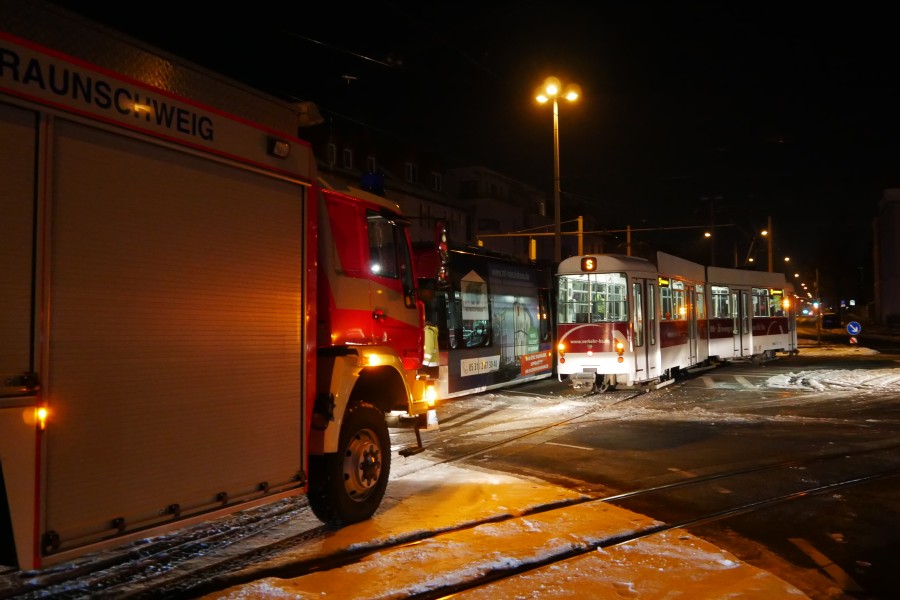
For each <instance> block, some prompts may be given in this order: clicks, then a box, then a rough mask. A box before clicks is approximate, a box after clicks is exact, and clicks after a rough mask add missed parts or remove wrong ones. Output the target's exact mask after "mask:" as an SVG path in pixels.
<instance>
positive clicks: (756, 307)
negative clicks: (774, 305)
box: [752, 288, 771, 317]
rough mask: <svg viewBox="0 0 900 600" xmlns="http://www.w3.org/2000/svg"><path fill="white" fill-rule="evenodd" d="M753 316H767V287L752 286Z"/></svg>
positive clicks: (768, 305)
mask: <svg viewBox="0 0 900 600" xmlns="http://www.w3.org/2000/svg"><path fill="white" fill-rule="evenodd" d="M752 298H753V316H754V317H769V316H771V315H770V314H769V307H770V304H769V290H768V289H767V288H753V295H752Z"/></svg>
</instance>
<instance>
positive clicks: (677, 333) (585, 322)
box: [556, 252, 797, 391]
mask: <svg viewBox="0 0 900 600" xmlns="http://www.w3.org/2000/svg"><path fill="white" fill-rule="evenodd" d="M557 277H558V279H557V299H558V302H557V322H556V332H557V374H558V376H559V378H560V380H563V379H564V378H568V379H569V380H570V382H571V383H572V385H573V386H574V387H576V388H582V387H588V388H591V389H593V390H597V391H605V390H607V389H610V388H616V387H620V388H621V387H644V386H646V387H648V388H649V387H662V386H663V385H667V384H668V383H671V382H672V381H674V379H675V377H676V376H677V375H678V374H679V372H680V371H686V370H688V369H693V368H699V367H707V366H710V365H711V364H712V363H713V362H717V361H722V360H735V359H754V360H762V359H771V358H774V356H775V353H776V352H779V351H782V352H796V348H797V343H796V340H797V337H796V326H795V315H794V313H793V308H792V306H793V305H792V303H791V302H790V301H789V300H788V297H789V296H790V288H789V287H788V285H787V284H786V282H785V279H784V275H782V274H777V273H761V272H756V271H746V270H740V269H725V268H716V267H705V266H703V265H700V264H697V263H694V262H690V261H687V260H685V259H682V258H679V257H677V256H673V255H671V254H666V253H664V252H659V253H657V259H656V262H655V263H654V262H652V261H650V260H647V259H645V258H639V257H634V256H623V255H616V254H592V255H585V256H575V257H571V258H567V259H565V260H563V261H562V262H561V263H560V265H559V269H558V272H557ZM713 288H715V290H713Z"/></svg>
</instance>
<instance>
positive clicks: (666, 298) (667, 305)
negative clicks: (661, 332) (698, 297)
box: [659, 287, 675, 321]
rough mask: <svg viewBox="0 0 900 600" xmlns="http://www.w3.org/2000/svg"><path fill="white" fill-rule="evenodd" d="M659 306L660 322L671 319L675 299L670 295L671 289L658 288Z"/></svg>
mask: <svg viewBox="0 0 900 600" xmlns="http://www.w3.org/2000/svg"><path fill="white" fill-rule="evenodd" d="M659 306H660V310H661V311H662V315H661V317H662V320H663V321H669V320H671V319H672V315H673V314H674V313H675V299H674V297H673V294H672V288H670V287H660V288H659Z"/></svg>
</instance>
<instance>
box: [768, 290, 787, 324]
mask: <svg viewBox="0 0 900 600" xmlns="http://www.w3.org/2000/svg"><path fill="white" fill-rule="evenodd" d="M783 300H784V291H783V290H773V292H772V293H771V294H770V295H769V316H772V317H783V316H784V301H783Z"/></svg>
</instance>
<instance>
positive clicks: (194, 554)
mask: <svg viewBox="0 0 900 600" xmlns="http://www.w3.org/2000/svg"><path fill="white" fill-rule="evenodd" d="M643 394H644V393H643V392H641V393H635V394H630V395H627V396H626V397H624V398H621V399H617V400H616V401H615V403H620V402H624V401H627V400H628V399H632V398H634V397H636V396H639V395H643ZM589 396H591V395H585V396H583V397H581V398H582V399H585V398H588V397H589ZM594 412H595V408H591V409H589V410H584V411H579V412H578V413H577V414H575V415H573V416H568V417H566V418H564V419H558V420H556V421H554V422H552V423H549V424H544V425H542V426H539V427H534V428H530V429H529V430H528V431H524V432H520V433H517V434H516V435H512V436H507V437H505V438H504V439H502V440H498V441H495V442H492V443H489V444H485V445H482V446H481V447H479V448H477V449H474V450H471V451H468V452H464V453H462V454H459V455H455V456H452V457H447V458H444V459H442V460H439V461H434V462H432V463H431V465H430V466H433V467H434V466H438V465H446V464H453V463H462V462H465V461H467V460H470V459H472V458H474V457H477V456H478V455H481V454H486V453H489V452H492V451H494V450H496V449H497V448H499V447H502V446H509V445H514V444H516V443H517V442H521V441H523V440H524V439H526V438H528V437H531V436H535V435H540V434H545V433H546V432H547V431H550V430H552V429H555V428H562V427H566V426H570V425H571V424H572V423H573V422H576V421H577V420H578V419H582V418H584V417H587V416H596V415H593V413H594ZM898 448H900V443H873V444H871V445H869V446H868V447H864V448H856V449H845V450H837V451H834V452H830V453H827V454H816V455H811V456H804V457H794V458H791V459H788V460H783V461H776V462H768V463H754V464H749V465H742V466H740V467H739V468H732V469H728V468H724V469H721V470H719V471H717V472H714V473H708V474H705V475H700V476H693V477H687V478H685V479H681V480H678V481H674V482H670V483H666V484H662V485H658V486H653V487H648V488H642V489H637V490H631V491H627V492H623V493H620V494H615V495H604V496H600V495H590V494H582V495H581V497H580V498H577V499H574V500H568V501H564V502H558V503H553V504H548V505H542V506H537V507H534V508H532V509H530V510H529V511H527V512H526V513H520V514H518V515H515V516H512V515H500V516H496V517H493V518H489V519H482V520H478V521H475V522H469V523H467V524H465V525H464V526H461V527H457V528H454V527H451V528H443V529H441V530H440V531H425V532H422V531H415V532H411V533H410V534H409V535H408V536H405V537H404V536H396V537H394V538H392V542H391V543H384V544H379V545H375V546H369V547H366V548H363V549H359V550H356V551H352V552H350V551H343V552H340V551H339V552H334V553H332V554H329V555H327V556H318V557H316V558H314V559H310V560H304V561H299V562H297V563H293V564H291V565H289V566H279V567H277V568H266V567H259V566H257V565H260V564H264V563H265V561H266V560H268V559H269V558H271V557H273V556H276V555H277V554H278V553H279V552H282V551H284V550H287V549H290V548H291V547H296V546H298V545H302V544H306V543H310V542H313V541H315V540H319V539H321V538H322V537H323V536H325V535H326V534H327V532H328V529H327V528H326V527H323V526H321V524H318V521H316V520H315V519H314V518H313V517H312V516H311V514H310V511H309V510H308V507H307V505H306V503H305V499H304V498H294V499H289V500H290V501H281V502H279V503H276V505H268V506H266V507H260V508H259V509H254V510H252V511H247V512H246V513H240V514H239V515H237V516H235V517H233V518H229V519H227V520H225V521H222V522H219V523H218V524H217V525H216V526H213V527H209V528H203V527H200V528H192V529H191V530H188V531H186V532H183V533H182V534H181V535H178V536H174V537H167V538H162V539H161V540H151V541H149V542H145V543H141V544H135V545H132V546H129V547H127V548H124V549H122V550H121V551H118V552H110V553H102V554H100V555H98V556H97V557H96V558H94V559H91V558H90V557H88V558H86V559H84V560H83V561H81V562H79V563H78V564H76V565H71V564H69V565H66V566H65V567H63V566H60V567H59V568H55V567H51V568H48V569H46V570H43V571H41V572H39V573H23V574H21V576H20V577H19V581H18V582H17V583H18V585H15V583H16V582H13V583H14V585H5V586H4V585H3V583H2V582H0V599H7V598H16V599H19V600H26V599H27V600H32V599H37V598H60V599H65V598H83V597H85V596H87V595H89V596H91V597H94V598H150V597H153V598H160V597H162V598H166V597H173V598H174V597H197V596H198V595H202V594H206V593H211V592H214V591H216V590H220V589H224V588H226V587H230V586H233V585H237V584H240V583H246V582H247V581H252V580H255V579H259V578H261V577H302V576H303V575H305V574H308V573H313V572H317V571H324V570H331V569H336V568H341V567H343V566H346V565H350V564H354V563H358V562H360V561H362V560H364V559H365V558H366V557H367V556H371V555H372V554H375V553H378V552H385V551H391V550H393V549H394V548H400V547H402V546H404V545H407V544H412V543H418V542H421V541H423V540H427V539H437V538H438V537H439V536H443V535H450V534H453V533H455V532H459V531H463V530H466V529H472V528H475V527H478V526H481V525H485V524H488V523H499V522H503V521H507V520H511V519H521V518H523V517H527V516H529V515H536V514H541V513H545V512H552V511H560V510H566V509H568V508H571V507H574V506H577V505H581V504H587V503H607V504H617V503H621V502H623V501H626V500H629V499H634V498H639V497H647V496H649V495H652V494H659V493H665V492H667V491H671V490H675V489H683V488H687V487H690V486H696V485H706V484H709V483H711V482H716V481H723V480H727V479H729V478H736V477H741V476H746V475H749V474H754V473H762V472H766V471H775V470H779V469H790V468H797V467H803V466H806V465H809V464H812V463H821V462H826V461H833V460H844V459H847V458H851V457H861V456H863V455H871V454H875V453H878V452H884V453H886V454H890V453H892V452H893V451H895V450H897V449H898ZM424 468H429V467H428V466H426V467H424ZM898 475H900V469H891V470H887V471H883V472H880V473H871V474H868V475H862V476H859V477H856V478H852V479H847V480H845V481H838V482H832V483H829V484H823V485H820V486H813V487H808V488H804V489H801V490H797V491H793V492H791V493H786V494H781V495H777V496H773V497H770V498H765V499H757V500H754V501H753V502H747V503H743V504H739V505H735V506H732V507H729V508H727V509H723V510H721V511H717V512H714V513H710V514H704V515H696V516H693V517H691V518H684V519H680V520H678V521H677V522H675V523H668V524H666V525H660V526H657V527H654V528H652V530H647V531H643V532H641V533H640V535H638V534H634V535H621V536H613V537H611V538H609V539H608V540H605V541H604V542H602V543H603V544H607V545H610V544H617V543H624V542H627V541H633V540H636V539H641V536H649V535H654V534H658V533H660V532H661V531H668V530H671V529H673V528H679V527H688V526H696V525H700V524H705V523H709V522H713V521H716V520H722V519H727V518H729V517H733V516H736V515H739V514H745V513H747V512H749V511H753V510H763V509H765V508H766V507H769V506H772V505H773V504H777V503H783V502H788V501H790V500H793V499H799V498H801V497H808V496H812V495H816V494H822V493H825V492H827V491H830V490H835V489H840V488H842V487H852V486H856V485H863V484H865V483H868V482H871V481H875V480H877V479H884V478H889V477H896V476H898ZM304 518H306V524H305V525H302V526H298V527H295V528H296V529H297V531H295V532H294V533H292V534H290V535H279V536H273V539H272V540H271V541H267V540H266V539H265V538H266V536H267V535H269V532H271V531H272V530H273V529H277V528H278V527H280V526H282V525H283V524H285V523H287V522H290V521H294V520H300V521H302V520H303V519H304ZM248 541H252V542H253V543H252V544H251V547H250V548H243V547H242V545H244V544H245V543H246V542H248ZM596 547H604V546H596ZM596 547H595V548H591V549H585V550H584V551H583V552H573V554H572V556H569V557H563V556H560V557H558V558H554V561H557V562H558V561H563V560H568V559H571V558H573V557H575V556H578V555H579V554H581V553H584V552H589V551H591V550H592V549H596ZM198 557H203V559H202V560H200V561H197V558H198ZM195 563H196V564H195ZM548 564H549V563H548ZM540 566H544V565H542V564H538V563H537V562H535V563H533V564H532V563H529V566H528V569H536V568H539V567H540ZM528 569H525V570H528ZM520 572H523V569H521V568H517V569H515V570H510V571H509V572H508V573H507V572H498V573H492V574H491V575H490V576H489V577H488V578H487V579H485V580H484V581H482V582H480V583H477V582H476V583H466V584H465V587H464V588H461V589H471V588H472V587H475V586H477V585H485V584H489V583H490V582H491V581H493V580H495V579H496V578H499V577H512V576H514V575H516V574H518V573H520ZM6 581H7V583H8V582H9V578H6ZM454 589H455V588H454ZM454 589H447V590H442V591H441V592H440V593H441V594H450V593H455V592H454ZM437 593H438V592H434V594H437ZM434 594H432V593H431V592H429V594H427V595H422V596H413V597H421V598H432V597H434V598H437V597H440V596H439V595H434Z"/></svg>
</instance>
